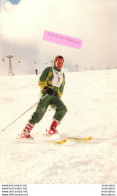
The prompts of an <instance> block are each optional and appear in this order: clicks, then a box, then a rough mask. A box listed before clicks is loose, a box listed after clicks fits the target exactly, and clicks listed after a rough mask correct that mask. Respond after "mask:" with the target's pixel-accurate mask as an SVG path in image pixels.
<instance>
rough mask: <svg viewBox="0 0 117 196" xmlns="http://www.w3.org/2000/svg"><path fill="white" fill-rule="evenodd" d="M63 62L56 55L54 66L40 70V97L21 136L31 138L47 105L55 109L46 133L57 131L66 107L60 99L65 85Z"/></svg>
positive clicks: (62, 59) (60, 57)
mask: <svg viewBox="0 0 117 196" xmlns="http://www.w3.org/2000/svg"><path fill="white" fill-rule="evenodd" d="M63 64H64V58H63V57H62V56H60V55H59V56H56V57H55V59H54V66H53V67H47V68H45V69H44V71H43V72H42V74H41V76H40V78H39V83H38V85H39V87H40V88H41V99H40V101H39V103H38V105H37V108H36V111H35V112H34V113H33V115H32V116H31V118H30V119H29V121H28V123H27V124H26V126H25V128H24V129H23V131H22V133H21V138H32V137H31V135H30V133H31V131H32V129H33V128H34V125H35V124H36V123H38V122H39V121H40V120H41V119H42V118H43V116H44V114H45V112H46V111H47V108H48V106H51V107H52V108H53V109H54V110H55V114H54V117H53V121H52V123H51V125H50V128H49V130H48V131H47V134H49V135H53V134H56V133H57V130H56V128H57V126H58V125H59V124H60V122H61V120H62V119H63V117H64V116H65V114H66V112H67V108H66V106H65V105H64V103H63V102H62V100H61V96H62V94H63V90H64V86H65V74H64V73H63V72H62V67H63Z"/></svg>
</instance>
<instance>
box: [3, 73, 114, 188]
mask: <svg viewBox="0 0 117 196" xmlns="http://www.w3.org/2000/svg"><path fill="white" fill-rule="evenodd" d="M37 84H38V76H35V75H30V76H14V77H11V76H9V77H8V76H7V77H0V131H1V132H0V183H11V184H12V183H13V184H18V183H20V184H21V183H22V184H24V183H26V184H40V183H41V184H45V183H48V184H52V183H56V184H62V183H63V184H68V183H74V184H92V183H95V184H97V183H100V184H104V183H114V184H116V183H117V172H116V171H117V150H116V146H117V120H116V118H117V117H116V116H117V70H105V71H89V72H77V73H75V72H74V73H66V85H65V90H64V95H63V97H62V100H63V101H64V103H65V105H66V106H67V108H68V112H67V114H66V116H65V117H64V119H63V121H62V122H61V125H59V127H58V131H59V133H60V136H56V137H60V138H62V137H63V136H64V135H68V136H79V137H81V136H82V137H87V136H91V135H92V136H93V139H92V140H91V141H90V142H87V143H78V142H73V141H70V140H68V141H67V142H66V143H65V144H63V145H57V144H50V143H47V142H44V141H43V140H45V139H46V138H45V137H44V136H43V133H45V130H46V128H47V129H48V128H49V126H50V124H51V121H52V117H53V114H54V111H52V110H50V109H49V108H48V111H47V113H46V114H45V116H44V118H43V119H42V121H41V122H40V123H38V124H37V125H36V126H35V128H34V130H33V131H32V136H34V137H35V140H34V141H19V140H17V139H16V136H17V134H18V133H20V132H21V131H22V129H23V128H24V126H25V124H26V123H27V121H28V119H29V118H30V116H31V114H32V113H33V112H34V110H35V107H33V108H32V109H31V110H30V111H28V112H27V113H26V114H25V115H23V116H22V117H21V118H20V119H19V120H17V121H16V122H15V123H14V124H12V125H11V126H10V127H9V128H8V129H6V130H5V131H4V132H2V129H3V128H5V127H6V126H7V125H9V124H10V123H11V122H12V121H14V120H15V119H16V118H17V117H18V116H20V115H21V114H22V113H23V112H25V111H26V110H27V109H28V108H30V107H31V106H32V105H33V104H35V103H36V102H37V101H38V100H39V92H40V91H39V87H38V85H37Z"/></svg>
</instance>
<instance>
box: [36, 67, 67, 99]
mask: <svg viewBox="0 0 117 196" xmlns="http://www.w3.org/2000/svg"><path fill="white" fill-rule="evenodd" d="M38 85H39V86H40V88H41V93H42V96H44V95H45V94H46V93H45V92H44V91H43V89H44V87H45V86H47V87H49V88H52V89H53V91H54V95H55V96H58V97H60V98H61V96H62V94H63V89H64V85H65V74H64V73H63V72H62V71H61V70H59V69H57V67H56V66H55V65H54V67H47V68H46V69H44V71H43V72H42V74H41V76H40V78H39V83H38Z"/></svg>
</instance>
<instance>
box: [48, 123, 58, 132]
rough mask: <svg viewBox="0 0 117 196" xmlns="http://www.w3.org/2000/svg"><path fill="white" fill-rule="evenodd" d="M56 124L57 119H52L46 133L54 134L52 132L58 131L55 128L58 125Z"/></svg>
mask: <svg viewBox="0 0 117 196" xmlns="http://www.w3.org/2000/svg"><path fill="white" fill-rule="evenodd" d="M58 124H59V121H58V120H53V122H52V124H51V126H50V130H49V131H47V134H49V135H54V134H56V133H58V132H57V130H56V127H57V126H58Z"/></svg>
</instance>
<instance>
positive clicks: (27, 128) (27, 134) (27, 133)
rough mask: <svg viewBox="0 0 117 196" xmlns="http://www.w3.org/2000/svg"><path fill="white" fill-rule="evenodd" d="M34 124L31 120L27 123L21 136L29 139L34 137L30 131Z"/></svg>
mask: <svg viewBox="0 0 117 196" xmlns="http://www.w3.org/2000/svg"><path fill="white" fill-rule="evenodd" d="M33 127H34V124H31V123H30V122H28V123H27V125H26V126H25V128H24V129H23V132H22V133H21V136H20V137H21V138H27V139H34V138H33V137H32V136H31V135H30V132H31V130H32V129H33Z"/></svg>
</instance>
